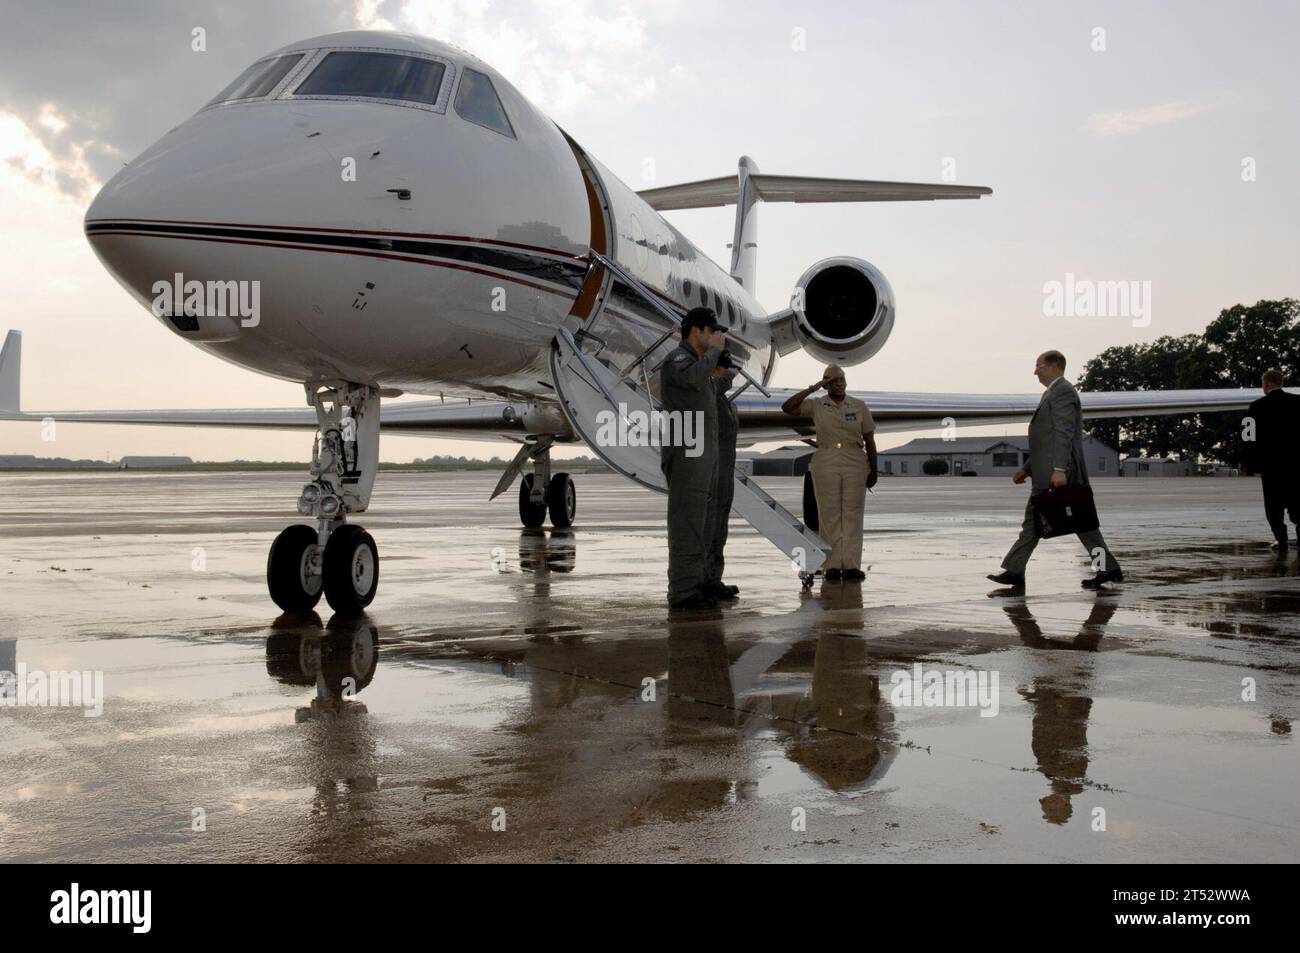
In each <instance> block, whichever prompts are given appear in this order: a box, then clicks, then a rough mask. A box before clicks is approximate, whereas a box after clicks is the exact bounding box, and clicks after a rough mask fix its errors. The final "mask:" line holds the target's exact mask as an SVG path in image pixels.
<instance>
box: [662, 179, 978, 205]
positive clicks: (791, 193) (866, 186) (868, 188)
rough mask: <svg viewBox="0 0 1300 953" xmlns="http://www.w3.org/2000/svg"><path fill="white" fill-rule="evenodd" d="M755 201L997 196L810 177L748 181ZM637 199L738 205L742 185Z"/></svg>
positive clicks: (693, 187)
mask: <svg viewBox="0 0 1300 953" xmlns="http://www.w3.org/2000/svg"><path fill="white" fill-rule="evenodd" d="M748 181H749V184H750V187H751V188H753V189H754V197H755V198H756V199H759V200H762V201H764V202H918V201H922V202H923V201H932V200H938V199H977V198H979V197H980V196H981V195H992V194H993V190H992V189H990V188H987V187H985V186H982V185H932V184H929V183H922V182H880V181H876V180H874V179H823V178H815V177H812V176H805V175H767V174H765V173H761V172H756V173H753V174H752V175H750V176H749V180H748ZM637 195H639V196H641V198H642V199H644V200H645V202H646V203H647V204H648V205H649V206H650V207H651V208H653V209H656V210H658V211H660V212H667V211H671V210H673V209H682V208H715V207H717V206H721V205H735V204H736V202H737V200H738V198H739V195H740V180H739V179H738V178H737V177H736V176H734V175H730V176H722V177H721V178H717V179H702V180H701V181H699V182H683V183H681V184H680V185H666V186H663V187H662V188H658V189H646V190H645V191H643V192H638V193H637Z"/></svg>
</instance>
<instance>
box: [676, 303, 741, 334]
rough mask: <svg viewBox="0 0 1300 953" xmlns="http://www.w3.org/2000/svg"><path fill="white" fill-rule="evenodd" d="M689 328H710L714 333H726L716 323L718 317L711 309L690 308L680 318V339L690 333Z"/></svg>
mask: <svg viewBox="0 0 1300 953" xmlns="http://www.w3.org/2000/svg"><path fill="white" fill-rule="evenodd" d="M691 328H712V329H713V330H715V331H728V330H730V328H725V327H723V326H722V325H720V324H719V323H718V316H717V315H716V314H714V313H713V309H712V308H704V307H700V308H691V310H689V311H687V312H686V315H685V316H684V317H683V318H682V337H686V335H688V334H690V333H691Z"/></svg>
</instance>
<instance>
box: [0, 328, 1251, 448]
mask: <svg viewBox="0 0 1300 953" xmlns="http://www.w3.org/2000/svg"><path fill="white" fill-rule="evenodd" d="M21 346H22V336H21V335H20V334H19V333H18V332H17V331H10V332H9V335H8V336H7V337H6V339H5V344H4V348H3V350H0V421H4V420H29V421H42V420H46V419H53V420H56V421H66V422H69V423H100V424H152V425H156V426H171V427H175V426H190V427H238V428H251V429H261V430H315V429H316V412H315V411H314V410H312V409H311V408H310V407H306V406H303V407H301V408H267V409H256V408H249V409H244V408H240V409H233V410H66V411H26V412H25V411H23V410H21V409H20V407H19V369H20V361H21ZM793 393H795V391H794V390H780V389H776V390H772V391H771V396H770V397H764V396H762V395H761V394H757V393H754V392H752V391H749V390H747V391H746V392H745V393H743V394H741V395H740V396H739V397H738V398H737V399H736V409H737V411H738V415H739V419H740V433H741V435H742V437H744V439H745V440H746V442H749V443H753V442H757V441H763V440H789V439H791V438H793V437H804V436H811V435H812V433H813V426H812V421H811V420H809V419H808V418H799V417H790V416H788V415H787V414H785V413H784V412H783V411H782V410H781V404H782V403H784V402H785V400H786V398H787V397H789V396H790V395H791V394H793ZM853 396H855V397H857V398H859V399H861V400H862V401H863V402H865V403H866V405H867V406H868V407H869V408H871V415H872V417H874V418H875V421H876V429H877V430H878V431H879V432H882V433H888V432H897V431H907V430H938V429H942V428H943V427H945V426H947V424H946V423H945V421H946V420H947V419H948V418H951V419H952V421H953V422H954V423H957V424H965V425H967V426H971V427H976V426H988V425H990V424H993V425H996V424H1013V423H1025V422H1027V421H1028V420H1029V418H1030V417H1032V416H1033V414H1034V410H1035V409H1036V408H1037V407H1038V401H1039V398H1040V397H1041V394H920V393H904V392H898V391H856V392H854V395H853ZM1079 396H1080V398H1082V400H1083V416H1084V417H1085V418H1087V419H1099V418H1104V417H1146V416H1153V415H1158V414H1194V413H1200V412H1212V411H1223V410H1243V409H1245V408H1246V407H1247V406H1248V405H1249V404H1250V402H1251V401H1252V400H1254V399H1255V398H1256V397H1258V396H1259V394H1258V392H1256V391H1254V390H1168V391H1093V392H1086V391H1085V392H1081V393H1080V394H1079ZM526 412H528V405H527V404H525V403H522V402H510V401H501V400H472V401H466V400H457V401H448V402H443V401H440V400H421V401H404V402H400V403H393V402H389V403H387V404H384V405H383V406H382V407H381V408H380V421H381V427H382V429H383V432H385V433H397V434H408V435H416V436H430V437H465V438H476V439H484V438H489V439H490V438H491V437H493V436H496V437H502V438H505V439H510V440H516V441H518V440H521V439H522V438H523V437H524V436H525V435H526V434H528V433H529V428H528V426H527V425H526V424H525V419H524V418H525V413H526ZM556 419H558V415H557V418H556ZM559 439H561V440H565V441H567V440H570V439H573V437H572V435H567V434H566V435H562V436H561V437H560V438H559Z"/></svg>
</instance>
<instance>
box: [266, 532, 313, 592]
mask: <svg viewBox="0 0 1300 953" xmlns="http://www.w3.org/2000/svg"><path fill="white" fill-rule="evenodd" d="M319 549H320V547H319V546H317V544H316V530H315V529H313V528H312V527H310V526H304V525H303V524H301V523H298V524H296V525H294V526H289V527H286V528H285V529H284V530H283V531H282V532H281V533H280V535H279V536H277V537H276V538H275V542H273V543H272V544H271V552H270V553H269V554H268V555H267V557H266V587H267V589H269V590H270V592H271V599H272V601H274V602H275V604H276V605H277V606H279V607H280V608H281V609H283V610H284V611H285V612H306V611H307V610H308V609H311V608H313V607H314V606H315V605H316V603H318V602H320V596H321V589H322V586H321V576H320V569H319V564H320V555H319Z"/></svg>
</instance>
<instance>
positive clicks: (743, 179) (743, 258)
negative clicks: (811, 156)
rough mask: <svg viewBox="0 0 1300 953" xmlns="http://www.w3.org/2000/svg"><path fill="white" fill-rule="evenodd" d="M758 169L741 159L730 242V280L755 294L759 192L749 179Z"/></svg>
mask: <svg viewBox="0 0 1300 953" xmlns="http://www.w3.org/2000/svg"><path fill="white" fill-rule="evenodd" d="M757 172H758V166H757V165H756V164H755V163H754V160H753V159H751V158H750V157H749V156H741V157H740V168H739V172H738V174H739V177H740V179H739V189H738V191H737V195H736V229H735V234H734V235H733V236H732V239H731V277H733V278H735V279H736V280H737V281H738V282H740V283H741V285H743V286H744V288H745V290H746V291H748V292H749V293H750V294H754V293H755V292H754V278H755V275H756V273H757V265H758V202H759V197H758V189H757V188H756V187H755V184H754V183H753V182H751V181H750V176H752V175H754V174H756V173H757Z"/></svg>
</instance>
